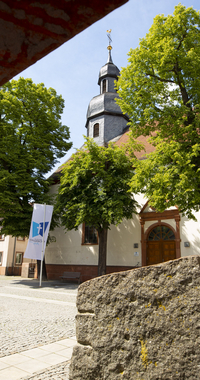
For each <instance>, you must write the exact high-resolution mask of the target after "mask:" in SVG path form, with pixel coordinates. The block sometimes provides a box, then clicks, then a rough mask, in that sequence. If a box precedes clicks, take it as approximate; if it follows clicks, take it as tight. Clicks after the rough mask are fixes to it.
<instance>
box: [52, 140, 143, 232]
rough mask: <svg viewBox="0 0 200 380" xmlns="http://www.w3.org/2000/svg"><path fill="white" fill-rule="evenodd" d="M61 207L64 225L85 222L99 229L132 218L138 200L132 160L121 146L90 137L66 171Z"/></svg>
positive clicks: (59, 199)
mask: <svg viewBox="0 0 200 380" xmlns="http://www.w3.org/2000/svg"><path fill="white" fill-rule="evenodd" d="M62 174H63V175H62V177H61V184H60V188H59V194H58V208H59V213H61V219H62V223H63V225H64V226H65V227H66V228H67V229H68V230H72V229H74V228H75V229H78V226H79V225H80V224H81V223H83V222H85V223H86V224H87V225H89V226H94V227H95V228H96V229H97V230H99V229H104V228H105V229H108V228H109V226H110V225H111V224H119V223H121V222H122V219H123V218H127V219H129V218H132V214H133V212H135V205H136V202H135V200H134V199H133V197H132V195H131V193H130V192H128V190H129V186H128V182H129V181H130V179H131V177H132V169H131V162H130V159H129V158H128V156H126V155H125V153H124V152H123V150H121V149H120V148H119V147H117V146H112V145H109V146H108V148H106V147H103V146H98V145H97V144H96V143H95V142H94V141H93V140H92V139H89V138H86V142H85V145H84V149H82V150H81V149H79V150H77V153H76V154H74V155H73V156H72V159H71V160H70V161H68V163H67V164H66V165H65V167H64V169H63V171H62Z"/></svg>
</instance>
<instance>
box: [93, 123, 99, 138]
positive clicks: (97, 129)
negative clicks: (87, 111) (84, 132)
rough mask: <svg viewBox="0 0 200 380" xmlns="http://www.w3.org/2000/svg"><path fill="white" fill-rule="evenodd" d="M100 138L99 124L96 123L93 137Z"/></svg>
mask: <svg viewBox="0 0 200 380" xmlns="http://www.w3.org/2000/svg"><path fill="white" fill-rule="evenodd" d="M98 136H99V123H96V124H95V125H94V130H93V137H98Z"/></svg>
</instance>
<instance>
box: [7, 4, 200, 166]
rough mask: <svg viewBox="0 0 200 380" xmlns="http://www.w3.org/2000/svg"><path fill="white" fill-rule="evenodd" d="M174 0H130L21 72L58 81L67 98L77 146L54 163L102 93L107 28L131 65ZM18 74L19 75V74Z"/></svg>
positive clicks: (66, 116) (117, 52) (120, 56)
mask: <svg viewBox="0 0 200 380" xmlns="http://www.w3.org/2000/svg"><path fill="white" fill-rule="evenodd" d="M182 4H183V5H185V6H186V7H187V8H188V7H191V6H193V8H194V9H196V10H199V9H200V3H199V0H194V1H191V0H190V1H189V0H185V1H184V2H182ZM176 5H178V2H177V1H175V0H139V1H138V0H129V2H128V3H127V4H125V5H123V6H122V7H120V8H118V9H117V10H115V11H113V12H112V13H110V14H109V15H108V16H106V17H104V18H103V19H101V20H100V21H97V22H96V23H95V24H93V25H92V26H90V27H89V28H87V29H86V30H85V31H83V32H82V33H80V34H78V35H77V36H75V37H74V38H73V39H71V40H70V41H68V42H66V43H65V44H63V45H62V46H61V47H59V48H58V49H56V50H55V51H54V52H52V53H50V54H49V55H48V56H46V57H44V58H43V59H41V60H40V61H38V62H37V63H35V64H34V65H32V66H31V67H29V68H28V69H26V70H25V71H23V72H22V73H21V74H20V75H19V76H22V77H24V78H32V80H33V82H35V83H41V82H42V83H44V84H45V86H46V87H48V88H49V87H53V88H54V89H55V90H56V92H57V93H58V94H61V95H62V97H63V98H64V100H65V109H64V113H63V115H62V123H63V124H65V125H67V126H68V127H69V129H70V134H71V138H70V141H72V142H73V147H72V148H71V150H70V151H68V152H67V154H66V155H65V157H64V158H63V159H62V160H61V161H59V163H58V164H57V165H56V166H55V167H54V169H53V170H52V171H54V170H55V169H56V168H57V167H58V166H59V165H61V164H62V163H63V162H65V161H66V160H67V159H68V158H69V157H70V156H71V154H72V153H74V152H75V148H80V147H81V145H82V144H83V141H84V138H83V135H86V129H85V122H86V112H87V107H88V104H89V102H90V100H91V99H92V98H93V97H94V96H96V95H98V94H99V86H98V84H97V81H98V75H99V70H100V68H101V67H102V66H103V65H104V64H105V63H106V61H107V55H108V51H107V46H108V38H107V34H106V30H107V29H112V33H111V37H112V41H113V42H112V46H113V50H112V58H113V62H114V63H115V65H117V66H118V68H119V69H121V67H125V66H127V63H128V57H127V54H128V52H129V50H130V49H131V48H133V49H134V48H136V47H137V46H138V45H139V40H140V38H142V37H145V35H146V33H147V32H148V30H149V28H150V27H151V25H152V23H153V19H154V17H155V16H156V15H157V14H164V15H165V16H167V15H168V14H172V13H173V11H174V7H175V6H176ZM19 76H17V77H15V78H14V79H17V78H18V77H19Z"/></svg>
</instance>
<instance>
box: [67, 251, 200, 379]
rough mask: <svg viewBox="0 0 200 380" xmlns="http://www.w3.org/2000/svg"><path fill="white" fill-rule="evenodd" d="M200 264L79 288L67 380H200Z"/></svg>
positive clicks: (183, 262)
mask: <svg viewBox="0 0 200 380" xmlns="http://www.w3.org/2000/svg"><path fill="white" fill-rule="evenodd" d="M199 290H200V258H199V257H194V256H193V257H187V258H181V259H178V260H174V261H169V262H166V263H163V264H159V265H156V266H149V267H143V268H139V269H135V270H131V271H127V272H120V273H114V274H111V275H106V276H102V277H99V278H96V279H93V280H90V281H88V282H85V283H83V284H82V285H81V286H80V287H79V291H78V298H77V307H78V311H79V314H78V315H77V317H76V335H77V341H78V342H79V343H80V344H81V346H75V347H74V350H73V355H72V361H71V365H70V374H69V379H70V380H80V379H81V380H94V379H95V380H97V379H101V380H103V379H109V380H112V379H113V380H118V379H127V380H130V379H134V380H147V379H148V380H157V379H162V380H168V379H173V380H176V379H181V380H186V379H187V380H195V379H200V320H199V312H200V295H199Z"/></svg>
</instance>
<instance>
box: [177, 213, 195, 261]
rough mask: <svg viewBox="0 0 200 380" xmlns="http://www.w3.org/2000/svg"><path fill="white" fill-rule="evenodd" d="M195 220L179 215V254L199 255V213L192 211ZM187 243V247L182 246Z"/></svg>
mask: <svg viewBox="0 0 200 380" xmlns="http://www.w3.org/2000/svg"><path fill="white" fill-rule="evenodd" d="M194 215H195V217H196V219H197V221H194V220H192V219H188V218H186V217H185V216H182V217H181V221H180V231H181V256H183V257H185V256H190V255H200V213H199V212H198V213H194ZM184 243H189V247H184Z"/></svg>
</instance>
